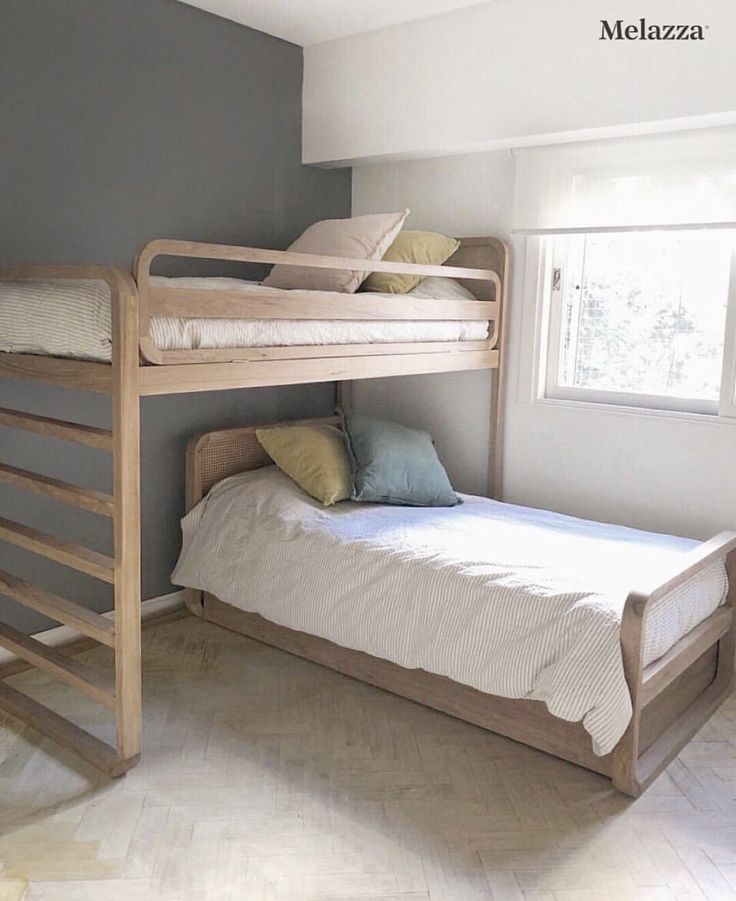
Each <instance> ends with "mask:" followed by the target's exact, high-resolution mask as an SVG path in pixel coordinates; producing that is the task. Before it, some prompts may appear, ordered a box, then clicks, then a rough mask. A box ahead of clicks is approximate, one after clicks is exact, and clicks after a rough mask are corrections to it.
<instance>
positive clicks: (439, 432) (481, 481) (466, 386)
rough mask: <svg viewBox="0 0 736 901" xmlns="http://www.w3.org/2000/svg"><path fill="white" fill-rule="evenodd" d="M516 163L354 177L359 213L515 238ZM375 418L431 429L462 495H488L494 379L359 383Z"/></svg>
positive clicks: (425, 163)
mask: <svg viewBox="0 0 736 901" xmlns="http://www.w3.org/2000/svg"><path fill="white" fill-rule="evenodd" d="M513 163H514V161H513V159H512V157H511V155H510V153H508V152H507V151H498V152H496V153H484V154H477V155H472V156H462V157H454V158H452V157H451V158H447V159H432V160H420V161H416V162H411V163H391V164H386V165H382V166H366V167H360V168H356V169H354V170H353V213H354V214H356V215H359V214H361V213H372V212H379V211H381V210H390V209H397V208H401V207H403V206H408V207H409V208H410V209H411V211H412V212H411V215H410V217H409V220H408V225H409V226H411V227H419V228H428V229H436V230H438V231H443V232H445V233H446V234H450V235H457V236H465V237H468V236H472V235H497V236H498V237H501V238H506V237H507V236H508V230H509V223H510V221H511V212H512V210H511V203H512V200H513ZM353 403H354V405H355V406H356V407H358V408H360V409H361V410H363V411H365V412H368V413H375V414H378V415H383V416H386V417H387V418H389V419H391V418H394V419H397V420H399V421H401V422H404V423H406V424H407V425H414V426H417V427H421V428H424V429H427V430H428V431H429V432H431V434H432V435H433V436H434V438H435V440H436V442H437V447H438V451H439V453H440V456H441V457H442V460H443V462H444V463H445V465H446V467H447V469H448V472H449V474H450V478H451V479H452V481H453V484H454V485H455V487H456V488H457V489H458V490H460V491H467V492H470V493H473V494H485V492H486V486H487V475H488V442H489V435H490V417H491V406H490V405H491V374H490V373H489V372H483V371H481V372H457V373H447V374H442V375H431V376H411V377H406V376H402V377H401V378H393V379H373V380H370V381H363V382H356V383H354V388H353Z"/></svg>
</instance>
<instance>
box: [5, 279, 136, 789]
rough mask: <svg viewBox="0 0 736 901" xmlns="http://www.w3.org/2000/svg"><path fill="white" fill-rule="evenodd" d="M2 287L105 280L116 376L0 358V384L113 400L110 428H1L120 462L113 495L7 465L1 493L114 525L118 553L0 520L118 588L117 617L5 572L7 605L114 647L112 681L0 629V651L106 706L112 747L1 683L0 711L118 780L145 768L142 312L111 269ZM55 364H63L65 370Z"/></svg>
mask: <svg viewBox="0 0 736 901" xmlns="http://www.w3.org/2000/svg"><path fill="white" fill-rule="evenodd" d="M0 278H5V279H7V278H13V279H37V280H38V279H54V278H94V279H102V280H104V281H106V282H107V283H108V286H109V288H110V293H111V301H112V326H113V329H112V335H113V360H112V367H110V366H105V365H104V364H93V363H82V362H79V363H76V362H75V361H68V360H53V359H49V358H44V357H32V356H27V355H17V354H0V358H2V360H1V361H0V376H3V377H9V378H13V379H22V380H25V381H37V382H38V381H40V382H46V383H51V384H61V385H63V386H65V387H72V388H81V389H89V390H94V391H105V392H109V393H111V395H112V404H113V427H112V430H107V429H100V428H95V427H92V426H88V425H81V424H79V423H75V422H68V421H63V420H60V419H52V418H49V417H46V416H37V415H35V414H31V413H27V412H23V411H20V410H10V409H1V408H0V426H2V427H4V428H12V429H19V430H23V431H27V432H35V433H36V434H39V435H44V436H47V437H50V438H54V439H61V440H62V441H64V442H68V443H70V444H76V445H85V446H87V447H93V448H97V449H101V450H104V451H107V452H109V453H110V454H111V455H112V466H113V492H112V494H107V493H105V492H101V491H95V490H92V489H89V488H85V487H82V486H80V485H74V484H71V483H68V482H64V481H61V480H59V479H54V478H50V477H48V476H45V475H41V474H39V473H35V472H31V471H28V470H25V469H20V468H18V467H15V466H10V465H7V464H5V463H2V462H0V484H2V485H9V486H12V487H14V488H17V489H22V490H24V491H28V492H32V493H34V494H38V495H42V496H44V497H47V498H51V499H53V500H54V501H57V502H59V503H62V504H67V505H70V506H73V507H76V508H78V509H81V510H85V511H87V512H90V513H94V514H96V515H98V516H101V517H106V518H109V519H112V525H113V545H114V549H113V556H107V555H105V554H101V553H99V552H97V551H94V550H91V549H90V548H87V547H83V546H81V545H79V544H75V543H72V542H70V541H66V540H63V539H61V538H58V537H56V536H53V535H50V534H47V533H45V532H43V531H39V530H38V529H34V528H31V527H29V526H26V525H22V524H21V523H19V522H15V521H13V520H12V519H8V518H5V517H4V516H0V540H1V541H4V542H7V543H9V544H12V545H15V546H17V547H20V548H22V549H23V550H25V551H29V552H31V553H33V554H37V555H40V556H42V557H45V558H47V559H49V560H52V561H53V562H55V563H57V564H61V565H62V566H65V567H69V568H71V569H73V570H76V571H77V572H81V573H84V574H86V575H88V576H92V577H94V578H95V579H98V580H101V581H102V582H105V583H107V584H110V585H112V587H113V597H114V617H113V619H109V618H107V617H105V616H102V615H100V614H99V613H94V612H93V611H91V610H89V609H87V608H86V607H83V606H82V605H80V604H78V603H76V602H75V601H72V600H69V599H67V598H65V597H62V596H61V595H59V594H56V593H55V592H52V591H49V590H47V589H45V588H41V587H39V586H37V585H33V584H31V583H30V582H27V581H25V580H24V579H21V578H19V577H17V576H15V575H13V574H11V573H9V572H6V571H4V570H1V569H0V596H3V597H6V598H10V599H12V600H13V601H16V602H17V603H19V604H22V605H23V606H25V607H28V608H30V609H31V610H34V611H36V612H37V613H41V614H43V615H44V616H47V617H49V618H51V619H53V620H56V621H57V622H59V623H63V624H64V625H66V626H69V627H71V628H72V629H75V630H76V631H77V632H80V633H81V634H82V635H85V636H87V637H88V638H91V639H93V640H94V641H97V642H99V643H100V644H102V645H105V646H106V647H109V648H111V649H112V650H113V652H114V656H115V675H114V678H112V677H108V676H107V675H106V674H104V673H100V672H98V671H96V670H95V669H93V668H92V667H90V666H88V665H87V664H84V663H81V662H79V661H78V660H75V659H74V658H72V657H70V656H67V655H65V654H61V653H59V652H58V651H56V650H54V649H53V648H51V647H49V646H47V645H45V644H43V643H42V642H40V641H38V640H37V639H35V638H32V637H30V636H28V635H25V634H23V633H21V632H19V631H17V630H16V629H13V628H11V627H10V626H8V625H3V624H0V646H2V647H4V648H6V649H7V650H9V651H11V652H12V653H13V654H15V655H16V656H17V657H19V658H21V659H23V660H24V661H25V662H26V663H28V664H31V665H32V666H35V667H38V668H39V669H41V670H43V671H44V672H46V673H49V674H50V675H51V676H54V677H55V678H57V679H59V680H61V681H62V682H65V683H66V684H67V685H70V686H73V687H74V688H76V689H79V690H80V691H82V692H84V693H85V694H86V695H88V696H89V697H90V698H92V699H93V700H95V701H97V702H98V703H100V704H103V705H105V706H106V707H108V708H110V709H111V710H112V711H113V712H114V715H115V723H116V746H115V747H112V746H110V745H108V744H107V743H106V742H104V741H102V740H100V739H99V738H97V737H96V736H94V735H91V734H90V733H89V732H87V731H85V730H84V729H82V728H80V727H79V726H77V725H76V724H74V723H72V722H71V721H69V720H67V719H65V718H64V717H63V716H60V715H59V714H57V713H55V712H54V711H52V710H50V709H49V708H48V707H46V706H44V705H43V704H40V703H39V702H38V701H35V700H33V699H32V698H30V697H29V696H28V695H26V694H23V693H22V692H20V691H18V690H17V689H15V688H12V687H11V686H10V685H8V684H7V683H6V682H4V681H0V707H2V708H3V709H4V710H5V711H7V712H8V713H10V714H12V715H13V716H16V717H18V718H19V719H21V720H24V721H25V722H27V723H28V724H30V725H31V726H32V727H33V728H35V729H37V730H38V731H39V732H42V733H43V734H45V735H47V736H48V737H50V738H52V739H53V740H54V741H56V742H57V743H58V744H60V745H63V746H64V747H66V748H69V749H70V750H72V751H74V752H76V753H78V754H79V755H80V756H81V757H82V758H84V759H85V760H87V761H88V762H89V763H91V764H93V765H94V766H96V767H97V768H98V769H100V770H102V771H103V772H105V773H107V774H108V775H110V776H120V775H122V774H123V773H125V772H126V771H127V770H129V769H130V768H131V767H132V766H135V764H136V763H137V762H138V760H139V758H140V747H141V660H140V652H141V648H140V489H139V482H140V476H139V454H140V451H139V435H140V423H139V395H138V310H137V297H136V293H135V286H134V285H133V283H132V280H131V279H130V277H129V276H126V275H125V274H124V273H122V272H120V271H118V270H115V269H111V268H109V267H99V266H84V267H49V266H44V267H38V266H28V267H22V268H21V267H19V268H14V269H4V270H0ZM57 364H58V365H57Z"/></svg>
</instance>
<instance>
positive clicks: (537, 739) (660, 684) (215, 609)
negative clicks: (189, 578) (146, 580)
mask: <svg viewBox="0 0 736 901" xmlns="http://www.w3.org/2000/svg"><path fill="white" fill-rule="evenodd" d="M305 421H314V420H305ZM321 421H324V422H328V423H334V422H336V421H337V420H335V419H334V418H328V419H325V420H321ZM270 462H271V460H270V459H269V457H268V455H267V454H266V453H265V451H264V450H263V449H262V448H261V446H260V445H259V443H258V441H257V440H256V437H255V428H254V427H247V428H236V429H227V430H221V431H214V432H207V433H205V434H202V435H198V436H196V437H194V438H193V439H192V440H191V441H190V444H189V448H188V452H187V499H186V500H187V509H191V507H193V506H194V505H195V504H197V503H198V502H199V501H200V500H201V498H202V497H204V496H205V495H206V494H207V492H208V491H209V489H210V488H211V487H212V486H213V485H214V484H215V483H216V482H218V481H220V479H223V478H225V477H226V476H229V475H233V474H235V473H237V472H242V471H247V470H251V469H258V468H259V467H261V466H265V465H268V464H269V463H270ZM716 560H723V561H724V562H725V566H726V569H727V572H728V577H729V592H728V597H727V599H726V603H725V605H724V606H722V607H721V608H719V609H718V610H717V611H716V612H715V613H713V615H712V616H710V617H709V618H708V619H706V620H705V621H704V622H702V623H701V624H700V625H698V626H697V627H696V628H694V629H693V630H692V631H691V632H690V633H689V634H688V635H686V636H685V637H684V638H682V639H681V640H680V641H679V642H677V644H676V645H675V646H674V647H673V648H672V649H671V650H670V651H669V652H668V653H667V654H665V655H664V657H662V658H661V659H660V660H657V661H656V662H654V663H651V664H650V665H649V666H647V667H644V666H643V638H644V630H645V628H646V614H647V609H648V608H649V606H650V605H651V604H652V603H653V602H655V601H656V600H657V599H658V598H661V597H662V596H664V595H665V594H667V593H668V592H670V591H672V590H673V589H674V588H676V587H677V586H678V585H681V584H682V583H684V582H686V581H687V580H688V579H690V578H691V577H692V576H694V575H695V574H696V573H697V572H699V571H700V570H702V569H704V568H705V567H707V566H708V565H710V564H712V563H713V562H714V561H716ZM735 600H736V533H732V532H724V533H722V534H720V535H717V536H716V537H715V538H712V539H711V540H710V541H706V542H704V543H702V544H701V545H699V546H698V547H696V548H695V549H694V550H692V551H691V552H689V553H688V554H687V555H685V557H684V558H683V564H682V567H681V568H680V569H679V570H677V571H676V572H673V573H672V574H671V576H670V577H669V578H667V579H665V580H664V581H663V582H660V583H658V584H655V585H649V586H643V587H641V588H639V589H637V590H633V591H631V592H630V594H629V595H628V598H627V600H626V605H625V608H624V613H623V621H622V626H621V649H622V654H623V662H624V670H625V673H626V679H627V682H628V685H629V689H630V691H631V699H632V704H633V716H632V719H631V723H630V724H629V727H628V729H627V731H626V734H625V735H624V736H623V738H621V740H620V741H619V743H618V744H617V746H616V748H615V749H614V750H613V752H611V753H610V754H608V755H607V756H605V757H598V756H596V755H595V754H594V753H593V751H592V748H591V741H590V736H589V735H588V733H587V732H585V730H584V729H583V727H582V725H581V724H580V723H569V722H565V721H564V720H561V719H558V718H557V717H554V716H552V715H551V714H550V713H549V712H548V711H547V708H546V707H545V706H544V704H543V703H542V702H540V701H529V700H513V699H509V698H502V697H498V696H496V695H489V694H485V693H483V692H481V691H477V690H476V689H474V688H470V687H468V686H465V685H461V684H459V683H457V682H453V681H451V680H450V679H447V678H445V677H443V676H438V675H434V674H432V673H428V672H425V671H424V670H419V669H405V668H403V667H401V666H397V665H396V664H394V663H390V662H388V661H386V660H382V659H379V658H376V657H372V656H370V655H369V654H365V653H362V652H361V651H354V650H349V649H348V648H343V647H340V646H338V645H336V644H333V643H332V642H330V641H326V640H325V639H323V638H317V637H315V636H313V635H307V634H305V633H303V632H295V631H293V630H291V629H287V628H285V627H283V626H278V625H276V624H274V623H271V622H269V621H268V620H266V619H264V618H263V617H261V616H259V615H258V614H253V613H246V612H244V611H242V610H239V609H237V608H236V607H233V606H232V605H230V604H225V603H223V602H222V601H220V600H218V599H217V598H216V597H214V596H212V595H210V594H207V593H201V592H196V591H188V592H187V606H188V607H189V609H190V610H191V611H192V612H193V613H194V614H195V615H197V616H200V617H202V618H204V619H205V620H207V621H209V622H213V623H217V624H218V625H221V626H224V627H226V628H228V629H232V630H234V631H236V632H240V633H241V634H243V635H247V636H249V637H251V638H255V639H257V640H258V641H263V642H266V643H267V644H270V645H274V646H275V647H277V648H281V649H282V650H285V651H289V652H290V653H292V654H296V655H298V656H300V657H305V658H306V659H308V660H312V661H315V662H316V663H320V664H322V665H323V666H327V667H330V668H331V669H334V670H337V671H338V672H341V673H345V674H346V675H349V676H353V677H354V678H356V679H360V680H361V681H363V682H368V683H370V684H371V685H376V686H378V687H379V688H383V689H386V690H387V691H391V692H393V693H394V694H398V695H401V696H402V697H406V698H409V699H411V700H412V701H417V702H419V703H421V704H426V705H427V706H429V707H433V708H435V709H437V710H441V711H443V712H444V713H449V714H451V715H452V716H456V717H458V718H459V719H462V720H466V721H467V722H470V723H474V724H475V725H478V726H482V727H483V728H485V729H489V730H491V731H492V732H498V733H500V734H501V735H505V736H507V737H509V738H513V739H515V740H516V741H520V742H522V743H523V744H526V745H531V746H532V747H534V748H539V749H540V750H542V751H546V752H548V753H550V754H553V755H554V756H556V757H561V758H563V759H564V760H568V761H571V762H572V763H575V764H578V765H579V766H582V767H585V768H587V769H590V770H593V771H594V772H596V773H601V774H602V775H604V776H607V777H609V778H610V779H611V780H612V782H613V784H614V786H615V787H616V788H617V789H619V790H620V791H621V792H623V793H624V794H626V795H630V796H632V797H637V796H638V795H639V794H641V792H642V791H643V790H644V789H646V788H647V787H648V786H649V785H651V783H652V782H653V781H654V779H656V777H657V776H658V775H659V774H660V773H661V772H662V770H663V769H664V768H665V767H666V766H667V764H668V763H670V761H672V760H673V759H674V758H675V757H676V755H677V754H678V753H679V752H680V750H681V749H682V748H683V747H684V746H685V745H686V744H687V742H688V741H689V740H690V739H691V738H692V737H693V736H694V735H695V734H696V732H697V731H698V730H699V729H700V728H701V726H702V725H703V724H704V723H705V722H706V721H707V720H708V718H709V717H710V716H711V715H712V714H713V712H714V711H715V710H716V709H717V707H718V706H719V705H720V704H721V702H722V701H723V700H724V699H725V698H726V696H727V695H728V694H729V692H730V690H731V685H732V681H733V673H734V651H735V635H736V631H735V630H736V625H735V622H734V601H735Z"/></svg>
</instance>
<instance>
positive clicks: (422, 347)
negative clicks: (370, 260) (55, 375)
mask: <svg viewBox="0 0 736 901" xmlns="http://www.w3.org/2000/svg"><path fill="white" fill-rule="evenodd" d="M488 349H489V342H488V339H485V340H481V341H421V342H419V341H417V342H404V343H392V344H360V345H350V344H320V345H319V346H318V347H316V346H315V345H314V344H307V345H292V346H290V347H232V348H224V347H221V348H212V349H202V350H162V351H158V353H157V354H156V359H155V360H154V362H155V363H157V364H159V365H164V366H170V365H172V364H177V363H179V364H180V363H238V362H243V363H247V362H253V363H258V362H261V361H264V360H293V361H295V362H296V361H298V360H304V359H307V360H308V359H314V356H315V351H317V352H318V354H319V356H320V357H345V356H348V355H349V356H351V357H353V356H354V357H380V356H385V355H386V354H416V353H448V352H450V351H453V352H454V351H460V352H466V351H469V350H481V351H482V350H488ZM141 350H142V351H143V352H144V353H146V350H147V349H146V348H145V347H144V346H142V347H141Z"/></svg>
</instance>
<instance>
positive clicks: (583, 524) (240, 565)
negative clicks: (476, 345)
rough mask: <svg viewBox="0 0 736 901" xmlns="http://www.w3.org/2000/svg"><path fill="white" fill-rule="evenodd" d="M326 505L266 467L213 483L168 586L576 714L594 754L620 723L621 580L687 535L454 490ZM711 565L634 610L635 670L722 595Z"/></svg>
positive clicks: (652, 565) (661, 564)
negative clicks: (450, 496)
mask: <svg viewBox="0 0 736 901" xmlns="http://www.w3.org/2000/svg"><path fill="white" fill-rule="evenodd" d="M463 500H464V503H463V504H462V505H461V506H458V507H452V508H449V509H448V508H442V509H426V508H424V509H423V508H416V507H389V506H385V505H378V504H355V503H351V502H349V501H348V502H343V503H341V504H336V505H335V506H334V507H331V508H329V509H325V508H323V507H321V506H320V505H319V504H318V503H317V502H316V501H313V500H312V499H311V498H309V497H308V496H307V495H306V494H304V493H303V492H302V491H301V490H300V489H299V488H298V487H297V486H296V485H295V484H294V483H293V482H292V481H291V479H289V478H288V477H287V476H285V475H283V474H282V473H281V472H279V471H278V470H277V469H276V468H275V467H267V468H264V469H260V470H256V471H255V472H248V473H243V474H241V475H238V476H233V477H232V478H230V479H226V480H224V481H223V482H221V483H220V484H218V485H216V486H215V487H214V488H213V489H212V491H211V492H210V493H209V495H208V496H207V497H206V498H205V500H204V501H202V502H201V503H200V504H199V505H198V506H197V507H195V508H194V510H192V511H191V512H190V513H189V514H188V515H187V517H186V518H185V519H184V521H183V533H184V546H183V550H182V554H181V558H180V560H179V563H178V565H177V568H176V570H175V572H174V575H173V581H174V582H175V583H176V584H178V585H184V586H187V587H189V588H195V589H199V590H203V591H207V592H209V593H211V594H213V595H215V596H216V597H218V598H219V599H220V600H222V601H225V602H226V603H228V604H232V605H233V606H235V607H239V608H241V609H243V610H247V611H249V612H252V613H259V614H261V615H262V616H263V617H265V618H266V619H268V620H271V621H272V622H274V623H277V624H278V625H281V626H287V627H288V628H290V629H295V630H298V631H301V632H307V633H309V634H310V635H318V636H320V637H322V638H326V639H329V640H330V641H333V642H336V643H337V644H339V645H342V646H343V647H347V648H353V649H356V650H360V651H365V652H366V653H368V654H372V655H374V656H376V657H381V658H384V659H386V660H391V661H393V662H394V663H397V664H399V665H401V666H404V667H408V668H417V667H418V668H421V669H424V670H427V671H428V672H431V673H438V674H440V675H443V676H447V677H449V678H450V679H453V680H455V681H456V682H460V683H462V684H464V685H471V686H473V687H474V688H477V689H480V690H481V691H485V692H489V693H491V694H495V695H501V696H504V697H508V698H532V699H536V700H539V701H543V702H544V703H545V704H546V705H547V708H548V709H549V711H550V712H551V713H552V714H554V715H555V716H558V717H560V718H562V719H564V720H569V721H573V722H582V724H583V726H584V727H585V729H586V730H587V731H588V732H589V733H590V735H591V737H592V743H593V750H594V751H595V752H596V753H597V754H599V755H603V754H607V753H608V752H609V751H611V750H612V749H613V747H614V746H615V745H616V743H617V742H618V740H619V739H620V738H621V736H622V735H623V733H624V731H625V729H626V726H627V724H628V722H629V720H630V718H631V698H630V694H629V690H628V686H627V684H626V679H625V677H624V670H623V661H622V656H621V647H620V632H621V616H622V612H623V608H624V604H625V601H626V597H627V595H628V593H629V591H630V590H631V589H632V587H633V586H636V585H640V584H646V583H647V582H648V581H650V580H651V579H657V578H659V577H662V578H664V577H665V576H668V575H670V574H671V572H672V570H673V568H675V567H680V566H682V564H683V554H685V553H687V551H689V550H690V549H691V548H693V547H694V546H696V544H697V543H696V542H693V541H689V540H687V539H683V538H674V537H671V536H668V535H657V534H652V533H649V532H641V531H638V530H636V529H627V528H623V527H620V526H613V525H605V524H603V523H597V522H588V521H585V520H581V519H576V518H573V517H570V516H562V515H560V514H556V513H549V512H546V511H543V510H533V509H528V508H525V507H517V506H512V505H511V504H503V503H499V502H497V501H492V500H489V499H488V498H481V497H473V496H468V495H464V496H463ZM726 589H727V579H726V573H725V569H724V566H723V564H722V563H721V562H717V563H714V564H713V565H712V566H710V567H708V568H707V569H705V570H703V571H702V572H700V573H698V574H697V575H696V576H694V577H693V578H691V579H690V580H689V581H688V582H686V583H685V584H684V585H682V586H680V587H679V588H677V589H676V590H674V591H673V592H671V593H670V594H668V595H666V596H665V597H663V598H662V599H661V600H658V601H657V602H655V603H654V605H653V607H652V608H651V611H648V612H647V621H646V629H645V650H644V657H645V664H648V663H650V662H652V661H654V660H656V659H658V658H659V657H661V656H662V655H663V654H665V653H666V652H667V651H668V650H669V649H670V648H671V647H672V646H673V645H674V644H675V643H676V642H677V641H678V640H679V639H680V638H682V637H683V636H684V635H686V634H687V633H688V632H689V631H690V630H691V629H693V628H694V627H695V626H696V625H697V624H698V623H700V622H702V621H703V620H704V619H706V618H707V617H708V616H710V615H711V613H713V612H714V611H715V610H716V608H717V607H718V606H719V605H720V604H721V603H723V601H724V599H725V596H726Z"/></svg>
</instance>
